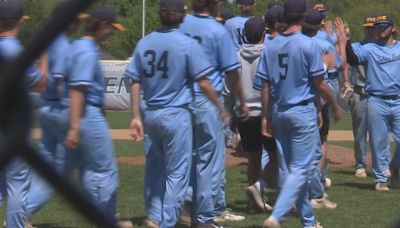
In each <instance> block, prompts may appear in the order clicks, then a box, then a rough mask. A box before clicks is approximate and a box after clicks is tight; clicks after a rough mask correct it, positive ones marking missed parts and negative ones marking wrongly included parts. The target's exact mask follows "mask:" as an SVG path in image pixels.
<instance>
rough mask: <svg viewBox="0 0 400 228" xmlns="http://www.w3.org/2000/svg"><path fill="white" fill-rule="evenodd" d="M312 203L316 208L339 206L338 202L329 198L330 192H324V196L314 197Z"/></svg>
mask: <svg viewBox="0 0 400 228" xmlns="http://www.w3.org/2000/svg"><path fill="white" fill-rule="evenodd" d="M311 205H312V207H313V208H314V209H322V208H325V209H331V210H332V209H335V208H336V207H337V203H335V202H332V201H330V200H329V199H328V194H326V193H324V195H323V196H322V198H320V199H312V200H311Z"/></svg>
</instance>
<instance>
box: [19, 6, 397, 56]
mask: <svg viewBox="0 0 400 228" xmlns="http://www.w3.org/2000/svg"><path fill="white" fill-rule="evenodd" d="M398 1H399V0H322V2H323V3H324V4H325V5H326V8H327V10H328V17H329V18H330V19H334V18H335V17H336V16H341V17H343V19H344V20H345V21H347V22H348V24H349V26H350V29H351V31H352V32H351V34H352V39H353V40H359V39H362V30H361V24H362V21H363V18H364V17H365V16H367V15H371V14H379V13H383V12H387V13H389V14H391V15H392V16H393V17H394V18H395V21H396V24H399V23H400V20H399V18H400V3H399V2H398ZM57 2H58V1H57V0H35V1H31V0H24V5H25V9H26V13H27V15H29V16H30V17H31V20H30V21H29V22H27V26H25V28H24V30H23V32H22V34H21V38H22V40H23V41H25V42H26V41H27V40H29V38H30V37H32V35H33V34H34V33H35V32H37V31H39V28H40V26H41V25H43V23H44V22H46V20H48V18H49V17H50V13H51V10H52V8H53V7H54V6H55V4H56V3H57ZM185 2H186V4H187V6H188V8H189V9H188V11H189V12H190V5H191V1H190V0H185ZM268 2H269V1H265V0H263V1H261V0H256V11H255V15H256V16H263V15H264V14H265V9H266V6H267V4H268ZM158 4H159V0H146V34H148V33H149V32H151V31H153V30H154V29H156V28H158V27H159V26H160V23H159V19H158ZM96 5H103V6H113V7H114V9H115V10H116V11H117V12H118V14H119V16H120V18H119V20H120V21H121V23H122V24H123V25H124V26H125V27H126V29H127V31H126V32H123V33H117V32H116V33H115V34H114V36H112V37H111V38H110V39H109V40H107V41H106V42H105V43H104V44H102V48H103V49H104V50H105V51H106V52H108V53H110V54H111V55H114V56H116V57H118V58H121V59H126V58H128V57H130V55H131V53H132V51H133V49H134V47H135V45H136V43H137V42H138V41H139V40H140V38H141V37H142V0H99V1H98V3H97V4H96ZM224 7H233V9H234V11H235V12H237V9H236V7H234V6H230V5H229V4H225V6H224Z"/></svg>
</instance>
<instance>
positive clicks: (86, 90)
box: [65, 7, 124, 219]
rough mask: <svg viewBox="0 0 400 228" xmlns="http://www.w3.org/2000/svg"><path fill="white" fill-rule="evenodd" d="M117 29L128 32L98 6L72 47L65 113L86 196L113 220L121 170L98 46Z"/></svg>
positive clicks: (69, 143) (113, 15)
mask: <svg viewBox="0 0 400 228" xmlns="http://www.w3.org/2000/svg"><path fill="white" fill-rule="evenodd" d="M113 30H118V31H124V27H123V26H122V25H121V24H119V23H117V22H116V13H115V12H114V10H113V9H112V8H107V7H98V8H95V9H93V10H92V11H91V13H90V18H88V19H87V21H86V24H85V31H84V32H85V35H84V36H83V37H81V38H79V39H77V40H75V41H74V42H73V43H72V44H71V46H70V48H69V53H68V56H67V63H66V66H67V74H66V75H67V76H66V80H67V81H68V90H69V99H70V100H69V103H70V104H69V107H70V108H69V109H68V111H67V112H66V113H65V116H66V117H69V120H70V121H69V126H68V127H69V129H68V131H67V136H66V139H65V146H66V147H67V149H69V150H71V151H73V152H75V153H78V156H79V158H80V160H82V166H83V167H82V170H81V176H82V177H81V180H82V185H83V188H84V190H85V193H86V194H87V195H88V197H89V199H90V200H91V201H92V202H93V203H94V204H95V205H96V206H97V207H98V208H99V209H100V210H102V211H103V212H104V213H105V214H106V215H107V216H109V217H110V219H111V218H113V217H114V215H115V210H116V196H117V187H118V169H117V164H116V162H115V154H114V148H113V142H112V139H111V137H110V134H109V131H108V124H107V122H106V119H105V117H104V113H103V110H102V106H103V99H104V86H105V83H104V76H103V73H102V71H101V67H100V62H99V47H98V43H100V42H102V41H104V40H106V39H107V38H108V37H109V36H110V35H111V33H112V32H113Z"/></svg>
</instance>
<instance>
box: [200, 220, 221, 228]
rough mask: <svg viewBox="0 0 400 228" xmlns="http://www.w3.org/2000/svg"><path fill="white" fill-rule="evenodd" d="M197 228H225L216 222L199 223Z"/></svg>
mask: <svg viewBox="0 0 400 228" xmlns="http://www.w3.org/2000/svg"><path fill="white" fill-rule="evenodd" d="M196 227H197V228H224V227H223V226H221V225H220V224H218V223H216V222H214V221H213V222H211V223H198V224H197V225H196Z"/></svg>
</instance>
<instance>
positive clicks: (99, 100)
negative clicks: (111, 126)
mask: <svg viewBox="0 0 400 228" xmlns="http://www.w3.org/2000/svg"><path fill="white" fill-rule="evenodd" d="M66 66H67V73H66V81H67V82H68V87H76V86H84V87H87V91H86V93H85V99H86V100H85V102H86V104H89V105H93V106H97V107H101V106H102V104H103V97H104V87H105V83H104V76H103V72H102V70H101V66H100V62H99V47H98V46H97V44H96V42H95V41H94V40H92V39H88V38H80V39H77V40H75V41H74V42H73V43H72V44H71V46H70V48H69V54H68V56H67V63H66ZM67 102H68V100H67Z"/></svg>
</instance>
